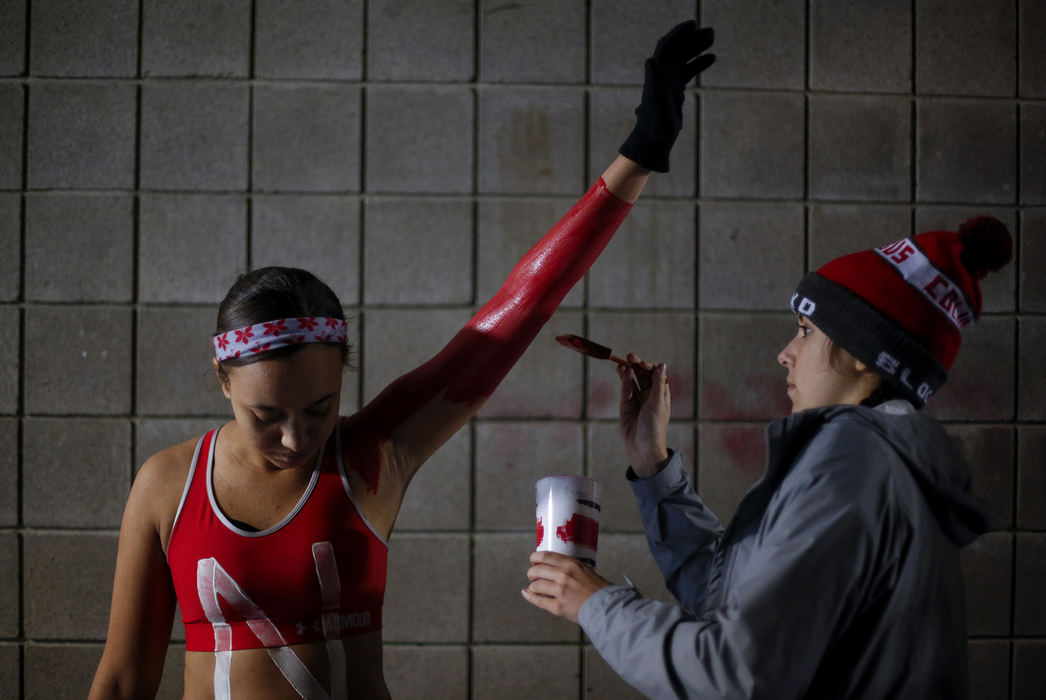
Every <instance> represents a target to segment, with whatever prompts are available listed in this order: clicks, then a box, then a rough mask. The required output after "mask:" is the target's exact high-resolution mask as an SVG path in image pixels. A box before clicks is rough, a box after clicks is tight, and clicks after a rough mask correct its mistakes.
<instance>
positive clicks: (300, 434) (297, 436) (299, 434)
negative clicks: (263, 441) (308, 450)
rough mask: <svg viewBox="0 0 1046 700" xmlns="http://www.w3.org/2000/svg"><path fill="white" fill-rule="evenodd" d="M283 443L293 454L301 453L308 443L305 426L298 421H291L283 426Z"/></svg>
mask: <svg viewBox="0 0 1046 700" xmlns="http://www.w3.org/2000/svg"><path fill="white" fill-rule="evenodd" d="M281 443H282V445H283V446H284V447H286V448H287V449H288V450H291V451H292V452H300V451H301V450H302V448H303V447H304V446H305V443H306V435H305V426H303V425H302V424H301V423H299V422H297V421H289V422H288V423H287V424H286V425H284V426H283V439H282V440H281Z"/></svg>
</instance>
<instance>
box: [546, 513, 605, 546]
mask: <svg viewBox="0 0 1046 700" xmlns="http://www.w3.org/2000/svg"><path fill="white" fill-rule="evenodd" d="M556 537H558V538H559V539H560V540H562V541H563V542H576V543H577V544H579V545H581V546H582V547H588V548H589V549H595V548H596V543H597V542H598V541H599V521H598V520H595V519H593V518H590V517H588V516H587V515H582V514H581V513H574V514H573V515H572V516H570V520H568V521H566V522H565V523H563V524H562V525H560V526H559V527H557V528H556Z"/></svg>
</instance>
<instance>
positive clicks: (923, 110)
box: [916, 101, 1017, 204]
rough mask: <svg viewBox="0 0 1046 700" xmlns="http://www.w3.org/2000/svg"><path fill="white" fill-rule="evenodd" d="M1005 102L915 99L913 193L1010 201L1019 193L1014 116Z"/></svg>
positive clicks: (942, 198)
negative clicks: (915, 130)
mask: <svg viewBox="0 0 1046 700" xmlns="http://www.w3.org/2000/svg"><path fill="white" fill-rule="evenodd" d="M1015 109H1016V108H1015V106H1014V105H1013V104H1012V103H1006V102H953V101H933V102H924V103H920V104H919V105H918V117H917V124H918V129H917V131H918V133H917V156H916V160H917V180H916V182H917V183H918V184H917V187H916V192H917V199H918V200H919V201H922V202H927V201H942V202H985V203H993V202H994V203H1000V204H1011V203H1013V202H1015V201H1016V198H1017V182H1016V178H1017V154H1016V143H1017V119H1016V116H1017V115H1016V111H1015Z"/></svg>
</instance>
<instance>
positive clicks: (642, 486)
mask: <svg viewBox="0 0 1046 700" xmlns="http://www.w3.org/2000/svg"><path fill="white" fill-rule="evenodd" d="M682 467H683V459H682V457H680V455H679V453H678V452H675V451H671V455H670V457H669V459H668V462H666V463H665V466H664V467H662V468H661V470H660V471H659V472H657V473H656V474H654V475H653V476H651V477H649V478H646V479H640V478H638V477H636V476H635V473H634V472H633V471H632V469H631V468H629V470H628V480H629V485H631V487H632V492H633V493H634V494H635V496H636V500H637V501H638V503H639V514H640V516H641V517H642V518H643V529H644V530H645V531H646V538H647V543H648V544H649V545H650V552H651V554H653V556H654V561H656V562H657V565H658V567H659V568H660V569H661V575H662V576H664V578H665V585H666V586H667V587H668V590H669V591H671V592H672V595H674V596H675V597H676V600H678V601H679V602H680V603H682V605H683V606H684V607H685V608H687V609H688V610H692V611H695V612H699V611H700V610H701V608H702V605H703V601H704V591H705V588H706V584H707V582H708V575H709V570H710V568H711V563H712V555H713V553H714V552H715V547H716V542H718V541H719V538H720V537H721V536H722V534H723V525H722V523H720V522H719V519H718V518H716V517H715V515H713V514H712V512H711V511H709V510H708V509H707V508H705V505H704V504H703V503H702V502H701V499H700V498H699V497H698V495H697V493H696V492H695V491H694V488H693V486H691V485H690V480H689V479H687V477H686V474H685V473H684V472H683V468H682Z"/></svg>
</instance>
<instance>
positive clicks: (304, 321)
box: [298, 316, 316, 331]
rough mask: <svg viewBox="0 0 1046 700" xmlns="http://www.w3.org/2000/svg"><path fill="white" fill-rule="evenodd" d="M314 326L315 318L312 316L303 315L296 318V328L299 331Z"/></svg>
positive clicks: (307, 329) (309, 329)
mask: <svg viewBox="0 0 1046 700" xmlns="http://www.w3.org/2000/svg"><path fill="white" fill-rule="evenodd" d="M315 327H316V318H315V317H313V316H308V317H303V318H299V319H298V330H300V331H311V330H312V329H313V328H315Z"/></svg>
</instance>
